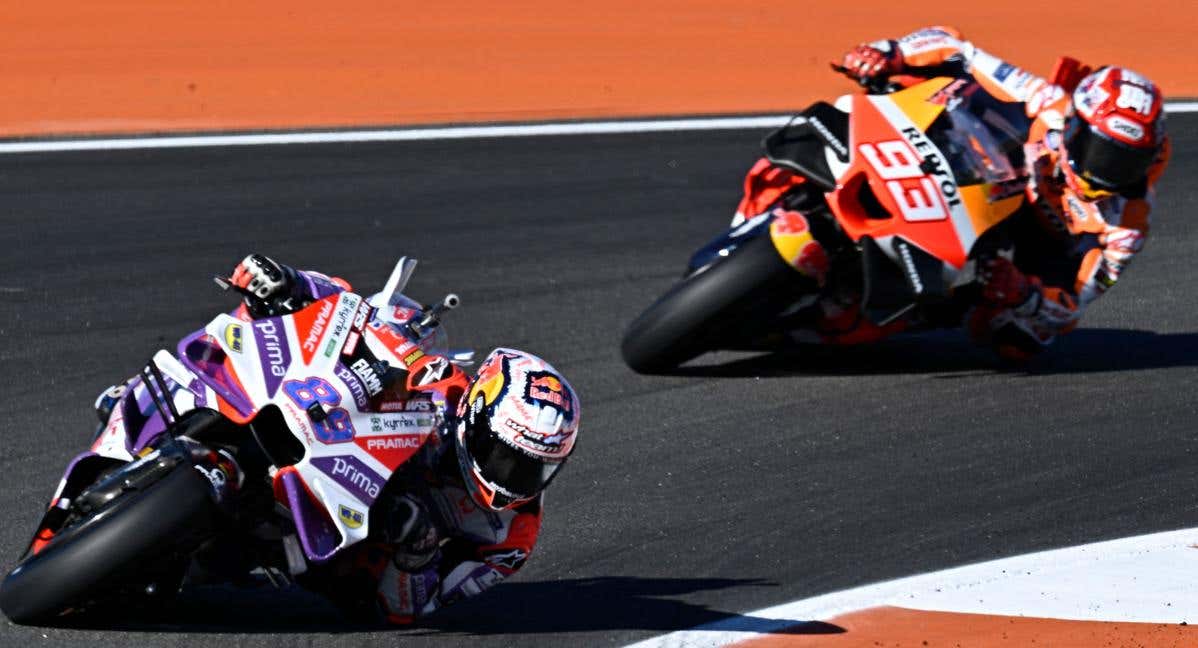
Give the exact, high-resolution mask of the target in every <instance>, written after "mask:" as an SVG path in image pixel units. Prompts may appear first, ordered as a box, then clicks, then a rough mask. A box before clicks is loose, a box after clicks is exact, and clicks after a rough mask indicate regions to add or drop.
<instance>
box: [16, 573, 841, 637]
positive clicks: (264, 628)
mask: <svg viewBox="0 0 1198 648" xmlns="http://www.w3.org/2000/svg"><path fill="white" fill-rule="evenodd" d="M761 586H773V583H769V582H766V581H762V580H759V579H733V578H637V577H630V576H607V577H596V578H578V579H564V580H556V581H541V582H523V581H519V580H517V581H515V582H508V583H503V584H502V585H501V586H499V587H497V588H495V589H494V590H492V591H489V592H486V593H484V594H483V595H481V596H478V597H475V598H472V599H468V600H465V601H462V602H459V603H457V604H454V605H452V606H449V607H446V608H443V609H442V610H440V611H438V612H437V613H436V614H434V615H432V616H430V617H427V618H426V619H423V620H421V621H420V622H419V623H417V624H416V625H413V626H409V627H407V628H403V627H394V626H380V625H375V624H363V623H360V622H354V621H351V620H349V619H347V618H346V617H344V616H343V615H342V614H341V613H339V612H338V611H337V609H336V608H335V607H334V606H333V605H332V604H331V603H329V602H328V601H326V600H325V599H324V598H322V597H320V596H317V595H316V594H312V593H310V592H307V591H305V590H302V589H299V588H297V587H289V588H287V589H285V590H282V591H279V590H272V589H269V588H267V587H256V588H238V587H233V586H227V585H221V586H208V587H201V588H195V589H192V590H184V592H183V593H182V594H180V596H179V598H178V599H177V600H176V601H175V602H174V603H173V604H171V605H170V606H168V607H167V608H166V609H164V610H161V611H158V612H150V611H142V613H141V614H137V611H131V610H125V612H127V613H128V612H133V613H134V614H132V615H128V614H125V615H122V614H111V613H108V614H100V613H96V614H82V615H77V616H74V617H66V618H65V619H64V620H63V622H62V623H61V626H62V627H64V628H67V629H74V630H109V631H112V630H120V631H124V632H145V633H159V632H165V633H180V632H206V633H221V634H276V633H322V634H347V633H349V634H363V633H375V632H383V633H392V632H398V633H400V634H402V635H403V636H434V637H435V636H454V635H459V636H461V635H467V636H469V635H474V636H478V635H505V634H537V635H543V634H550V633H576V632H619V631H650V632H654V633H664V632H672V631H675V630H688V629H691V628H694V627H696V626H701V625H706V624H717V623H718V627H719V629H720V630H741V631H751V632H758V633H770V634H790V635H800V634H812V635H814V634H840V633H843V632H845V630H844V628H841V627H839V626H836V625H833V624H830V623H824V622H821V621H806V620H791V619H767V618H762V617H754V616H749V615H742V614H737V613H734V612H723V611H720V610H717V609H713V608H712V607H709V606H707V605H703V604H700V603H690V602H687V601H683V600H679V598H678V597H684V596H686V595H688V594H694V593H697V592H705V591H713V590H722V589H728V588H734V587H761ZM139 617H140V618H139ZM32 630H37V628H32Z"/></svg>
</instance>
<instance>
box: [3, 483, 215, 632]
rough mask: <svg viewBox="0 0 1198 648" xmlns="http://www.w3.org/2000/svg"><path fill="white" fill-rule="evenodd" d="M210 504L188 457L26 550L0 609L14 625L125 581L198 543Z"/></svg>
mask: <svg viewBox="0 0 1198 648" xmlns="http://www.w3.org/2000/svg"><path fill="white" fill-rule="evenodd" d="M215 511H216V507H215V504H214V503H213V501H212V498H211V488H210V487H209V485H208V482H207V481H205V479H204V477H203V476H202V475H200V474H199V472H198V471H196V470H195V469H194V468H192V467H191V466H190V465H189V464H182V465H180V466H179V467H177V468H176V469H175V470H174V471H173V472H171V473H170V474H168V475H166V476H165V477H163V478H162V479H160V480H158V481H156V482H154V483H153V484H151V485H150V486H149V487H148V488H146V490H144V491H138V492H134V493H131V494H129V495H126V496H124V497H121V498H119V499H118V500H117V501H115V502H114V503H113V504H112V505H111V506H109V507H107V508H105V509H104V510H102V511H101V512H99V513H98V514H96V515H95V516H93V517H91V518H89V519H87V520H84V521H82V522H79V523H78V524H75V525H73V526H68V527H67V528H66V529H64V530H63V531H61V532H59V535H57V536H55V538H54V539H53V540H51V541H50V543H49V544H48V545H46V546H45V547H44V548H43V549H42V550H41V551H39V552H38V553H36V554H33V555H30V556H27V557H26V558H25V559H24V560H22V561H21V563H20V564H18V565H17V566H16V568H14V569H13V570H12V572H10V573H9V574H8V576H7V577H5V579H4V583H3V584H2V585H0V610H2V611H3V612H4V614H5V616H7V617H8V618H9V619H11V620H12V621H13V622H14V623H19V624H26V625H29V624H37V623H44V622H47V621H50V620H52V619H53V618H54V617H55V616H57V615H59V614H61V613H62V612H64V611H66V610H68V609H70V608H72V607H74V606H77V605H79V604H81V603H84V602H86V601H87V599H88V598H89V597H90V596H94V595H95V594H97V593H100V592H101V591H102V590H103V589H104V588H105V587H107V586H112V585H114V584H116V583H118V582H119V583H126V584H127V583H128V582H129V581H130V579H131V578H136V577H137V576H138V575H140V574H141V573H143V572H145V571H146V570H145V569H136V572H134V573H130V572H133V571H134V569H135V568H136V567H140V566H149V567H155V566H158V562H159V559H161V558H163V557H166V556H170V555H171V554H174V553H177V552H179V551H188V550H190V549H192V548H194V547H195V546H197V545H198V543H199V541H201V540H202V539H203V537H205V536H206V535H207V534H208V533H210V531H211V529H212V528H213V521H214V513H215Z"/></svg>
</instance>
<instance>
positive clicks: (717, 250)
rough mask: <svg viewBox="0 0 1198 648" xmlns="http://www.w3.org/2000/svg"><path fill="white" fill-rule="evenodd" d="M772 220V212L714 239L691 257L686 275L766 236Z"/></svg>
mask: <svg viewBox="0 0 1198 648" xmlns="http://www.w3.org/2000/svg"><path fill="white" fill-rule="evenodd" d="M774 218H775V216H774V213H773V212H767V213H765V214H762V215H760V216H756V217H754V218H752V219H750V220H747V221H745V222H743V223H741V224H739V225H737V226H736V227H733V228H732V229H730V230H728V231H727V232H724V233H723V234H720V235H719V236H717V237H715V238H714V239H712V240H711V242H710V243H708V244H707V245H704V246H703V247H701V248H699V250H698V251H697V252H695V253H694V254H692V255H691V258H690V262H689V263H687V265H686V274H687V275H688V276H689V275H692V274H695V273H696V272H699V271H700V270H702V269H704V268H706V267H707V266H709V265H711V264H712V263H714V262H715V261H717V260H718V259H720V258H721V257H726V256H728V255H729V254H731V253H732V251H733V250H735V249H736V248H738V247H740V246H741V245H744V244H745V243H746V242H748V241H751V240H753V239H755V238H757V237H759V236H762V235H764V234H767V233H768V232H769V231H770V228H769V224H770V223H772V222H773V221H774Z"/></svg>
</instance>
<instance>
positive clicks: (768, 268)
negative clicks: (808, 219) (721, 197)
mask: <svg viewBox="0 0 1198 648" xmlns="http://www.w3.org/2000/svg"><path fill="white" fill-rule="evenodd" d="M816 289H817V286H816V284H815V282H814V281H813V280H812V279H810V278H809V277H807V276H805V275H802V274H800V273H799V272H798V271H796V270H795V269H794V268H792V267H791V266H790V265H788V264H787V263H786V262H785V261H784V260H783V259H782V257H781V256H780V255H779V254H778V251H777V250H776V249H775V248H774V244H773V241H772V240H771V239H770V237H769V235H762V236H758V237H757V238H754V239H752V240H750V241H747V242H745V243H743V244H741V245H740V246H739V247H737V248H736V249H735V250H733V251H732V252H731V253H730V254H729V255H728V256H727V257H726V258H723V259H721V260H719V261H716V262H715V263H713V264H712V265H710V266H708V267H707V268H705V269H703V270H700V271H699V272H696V273H694V274H692V275H690V276H688V277H686V278H685V279H683V280H682V281H681V282H679V283H678V284H676V285H675V286H674V287H673V288H671V289H670V291H669V292H667V293H666V294H665V295H664V296H662V297H661V299H658V300H657V301H656V302H655V303H654V304H653V305H652V306H650V307H649V308H648V309H647V310H645V312H644V313H642V314H641V316H640V317H638V318H636V320H634V321H633V322H632V324H631V325H630V326H629V327H628V331H627V332H626V333H625V334H624V341H623V343H622V344H621V346H620V350H621V352H622V354H623V356H624V362H626V363H628V366H629V367H631V368H632V369H633V370H634V371H637V372H639V373H660V372H663V371H668V370H670V369H673V368H674V367H677V366H678V365H680V364H682V363H683V362H686V361H687V360H690V359H691V358H694V357H695V356H697V355H699V354H701V353H703V352H704V351H709V350H712V349H715V348H720V347H724V348H729V347H732V346H736V345H737V344H741V343H744V342H747V341H748V340H747V339H746V338H748V337H750V336H752V335H753V334H754V333H764V332H766V330H767V329H768V325H769V324H770V323H771V321H772V320H773V318H774V317H775V316H776V315H778V314H779V313H781V312H782V311H783V310H784V309H786V308H787V307H788V306H790V305H791V304H793V303H794V302H795V301H797V300H798V299H799V298H801V297H802V295H803V294H804V293H810V292H813V291H815V290H816Z"/></svg>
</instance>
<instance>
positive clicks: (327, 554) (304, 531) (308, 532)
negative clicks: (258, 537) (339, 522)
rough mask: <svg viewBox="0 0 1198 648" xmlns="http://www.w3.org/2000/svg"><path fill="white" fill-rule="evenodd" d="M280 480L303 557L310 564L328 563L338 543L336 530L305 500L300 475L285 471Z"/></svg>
mask: <svg viewBox="0 0 1198 648" xmlns="http://www.w3.org/2000/svg"><path fill="white" fill-rule="evenodd" d="M279 479H281V480H282V481H283V492H284V493H285V494H286V495H287V505H288V507H289V508H290V509H291V515H292V517H293V518H294V519H295V529H296V534H297V535H298V536H299V541H300V546H301V547H302V548H303V550H304V554H305V555H306V556H307V557H308V560H310V561H312V562H313V563H316V564H320V563H323V562H327V561H328V560H329V559H330V558H332V557H333V555H334V554H335V553H337V547H338V546H340V544H341V534H340V533H339V532H338V531H337V527H335V526H334V525H333V521H332V520H330V519H329V518H328V516H327V515H325V514H324V512H323V511H321V509H319V508H317V506H316V504H314V503H313V502H312V500H311V499H310V498H309V497H308V494H307V492H306V491H305V490H304V485H303V484H302V483H301V481H300V476H299V474H297V473H296V472H295V471H294V470H288V471H286V472H283V474H281V475H279Z"/></svg>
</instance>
